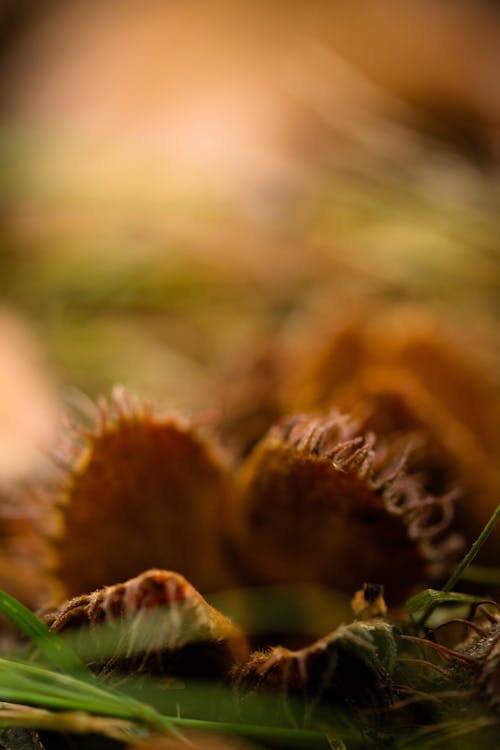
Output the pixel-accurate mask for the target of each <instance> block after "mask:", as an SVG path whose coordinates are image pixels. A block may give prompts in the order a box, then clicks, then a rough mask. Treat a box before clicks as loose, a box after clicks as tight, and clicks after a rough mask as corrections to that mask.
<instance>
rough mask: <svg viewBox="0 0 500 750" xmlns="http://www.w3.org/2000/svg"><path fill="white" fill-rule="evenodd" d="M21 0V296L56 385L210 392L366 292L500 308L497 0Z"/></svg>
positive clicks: (14, 132) (1, 273) (10, 28)
mask: <svg viewBox="0 0 500 750" xmlns="http://www.w3.org/2000/svg"><path fill="white" fill-rule="evenodd" d="M0 7H1V10H0V13H1V15H0V18H1V21H2V24H1V25H2V32H1V37H0V43H1V49H0V54H1V58H0V59H1V69H0V93H1V123H0V159H1V164H2V169H1V172H0V190H1V228H0V264H1V266H0V288H1V298H2V303H3V306H4V308H5V309H6V310H8V311H9V314H10V315H12V314H14V315H16V316H20V317H21V319H23V320H24V322H25V324H27V326H28V328H29V329H30V330H31V333H32V336H33V339H34V341H35V343H36V345H37V346H38V351H39V352H40V351H41V352H42V355H43V357H44V359H45V365H44V367H45V368H46V370H47V369H48V371H49V373H50V374H49V376H48V378H49V380H51V381H52V383H55V384H56V385H55V391H56V393H57V394H58V395H57V398H59V397H60V395H61V394H65V393H66V392H67V390H68V388H69V387H70V386H75V387H76V388H78V389H80V390H81V391H83V392H85V393H87V394H89V395H91V396H95V395H97V394H98V393H102V392H107V391H108V390H109V388H110V387H111V385H112V384H114V383H115V382H117V381H119V382H121V383H124V384H125V385H126V386H127V387H129V388H130V389H131V390H133V391H134V392H136V393H139V394H140V395H143V396H148V397H150V398H152V399H153V400H155V401H158V402H160V403H162V404H166V405H174V406H177V407H180V408H182V409H183V410H185V411H188V412H200V411H204V410H206V409H209V408H210V405H211V399H212V397H213V393H214V390H216V388H217V384H218V382H219V380H220V377H221V373H223V372H224V371H225V370H226V368H231V367H232V366H233V365H234V362H237V361H238V360H239V358H241V357H243V356H244V353H245V352H246V351H247V349H248V347H249V346H250V345H251V342H252V341H254V340H258V339H259V336H261V335H262V334H263V332H265V333H266V335H268V334H269V332H271V333H275V332H276V333H278V334H279V333H281V332H282V331H284V330H286V329H287V327H288V326H289V325H290V324H291V323H293V322H294V321H296V320H297V318H298V317H300V316H301V315H303V314H305V313H308V312H309V311H310V310H312V309H315V308H316V307H317V308H321V309H324V306H325V305H327V306H328V309H331V314H332V317H333V316H335V315H336V314H338V312H339V311H340V310H341V309H342V306H343V305H344V304H345V303H346V300H352V299H353V298H358V297H364V296H376V297H380V296H383V297H387V299H389V300H401V299H410V300H418V301H424V302H426V303H429V304H431V305H432V306H435V307H438V308H443V309H445V310H446V311H447V312H448V313H449V314H451V315H452V316H454V317H457V318H458V319H459V320H460V322H461V324H464V323H466V324H467V325H468V324H469V323H472V324H474V325H476V324H478V325H481V326H484V325H486V326H488V327H494V326H495V325H496V322H497V318H498V310H499V294H498V292H499V285H500V275H499V266H500V263H499V259H500V253H499V236H500V232H499V229H500V214H499V210H498V209H499V199H500V188H499V185H500V183H499V179H498V175H499V158H500V130H499V128H500V88H499V86H498V80H499V73H500V8H499V7H498V3H495V2H487V1H486V0H483V1H481V2H467V1H466V0H462V1H458V2H457V0H453V2H452V1H451V0H448V1H445V2H441V3H438V4H436V3H434V2H431V1H430V0H382V1H380V0H378V1H377V2H375V0H371V1H370V0H353V1H352V2H349V3H346V2H341V1H338V2H326V0H323V1H316V0H315V1H314V2H309V3H300V2H276V3H272V4H269V3H266V2H263V1H261V0H259V1H257V2H252V3H250V2H243V1H240V2H238V1H237V2H223V1H222V0H220V1H219V0H214V2H209V3H206V2H200V1H195V0H192V1H191V2H184V3H166V2H155V1H154V0H145V1H144V2H141V3H135V2H132V1H131V0H120V1H118V0H110V1H108V2H107V3H104V4H103V3H100V2H96V1H95V0H90V1H89V0H85V2H84V1H83V0H75V2H72V3H69V4H68V3H65V2H61V1H57V0H52V1H49V0H45V2H36V3H35V2H28V1H25V2H22V3H19V2H14V1H12V2H10V1H9V0H7V1H4V2H3V3H2V5H1V6H0ZM322 306H323V307H322Z"/></svg>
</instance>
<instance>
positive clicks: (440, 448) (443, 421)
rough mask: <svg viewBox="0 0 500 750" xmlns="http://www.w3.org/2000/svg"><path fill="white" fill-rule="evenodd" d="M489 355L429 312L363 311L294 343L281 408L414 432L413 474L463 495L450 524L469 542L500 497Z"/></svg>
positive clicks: (499, 431)
mask: <svg viewBox="0 0 500 750" xmlns="http://www.w3.org/2000/svg"><path fill="white" fill-rule="evenodd" d="M316 323H317V321H316ZM310 325H311V324H310ZM311 330H312V328H311ZM310 339H312V341H313V343H307V342H308V340H310ZM304 341H305V342H306V344H305V345H304ZM493 351H494V347H493V346H492V341H491V340H489V338H488V337H487V336H486V335H483V336H480V335H478V336H477V338H476V341H472V338H471V336H469V337H466V336H464V335H461V334H460V333H459V332H458V331H457V330H456V328H453V326H451V325H450V324H449V323H448V322H446V321H445V320H443V319H442V318H440V317H439V316H438V315H437V314H435V313H433V312H431V311H429V310H428V309H427V308H421V307H418V306H411V307H410V306H401V307H400V308H395V307H394V306H391V307H390V308H387V306H386V305H378V306H377V305H368V306H366V305H364V306H362V307H361V309H359V310H358V312H357V313H355V314H354V315H351V316H350V317H345V318H344V320H343V321H341V322H339V323H337V325H336V326H334V327H332V326H330V327H328V325H324V324H322V325H316V330H315V331H314V334H313V335H312V336H310V337H309V339H307V338H306V337H305V336H304V337H303V338H302V339H301V341H300V348H298V347H297V352H296V353H295V356H293V357H292V358H291V361H290V363H289V369H290V372H291V374H290V376H289V378H288V382H287V384H286V385H285V388H284V389H285V391H286V392H285V394H284V395H283V397H282V401H283V403H288V404H289V408H293V409H295V410H297V411H298V410H311V409H314V410H316V409H318V408H321V409H326V408H330V407H331V406H332V405H334V406H337V407H338V408H342V409H346V410H348V411H350V410H351V409H353V408H354V409H358V408H362V409H365V410H366V409H367V408H369V407H371V408H372V414H373V424H374V426H375V429H376V431H377V434H382V435H387V434H391V433H393V432H394V431H395V430H401V429H404V430H408V429H411V430H418V432H419V435H420V438H421V450H420V456H421V457H422V460H420V461H419V462H418V465H419V468H422V467H423V468H424V471H425V473H426V474H427V476H428V477H429V479H430V482H431V485H432V482H435V481H436V479H437V480H438V481H439V482H440V484H441V489H440V490H439V491H445V485H446V484H447V486H448V489H449V488H450V487H451V486H459V487H460V488H461V490H462V491H463V500H462V501H461V503H460V504H459V507H458V511H457V519H458V523H459V525H460V528H461V530H462V531H463V532H464V534H465V536H466V537H467V539H468V541H470V542H472V541H474V539H475V538H476V536H477V535H478V534H479V533H480V531H481V529H482V527H483V525H484V523H485V522H486V521H487V519H488V518H489V516H490V515H491V513H492V512H493V510H494V507H495V504H496V502H497V497H498V492H499V491H500V472H499V470H498V458H499V456H500V454H499V449H498V446H499V445H500V441H499V437H500V400H499V398H498V396H499V381H498V377H497V371H498V367H497V365H498V363H497V362H495V360H494V357H493V355H492V352H493ZM391 398H392V399H393V405H392V407H393V406H394V402H397V401H399V407H398V409H396V410H394V408H392V407H391V406H389V413H388V412H387V406H388V399H389V400H390V399H391ZM499 541H500V531H497V532H495V537H494V539H492V541H491V542H490V543H489V545H487V546H486V547H485V549H484V550H483V551H482V559H483V561H485V562H486V561H490V562H494V560H495V559H496V549H497V548H498V543H499Z"/></svg>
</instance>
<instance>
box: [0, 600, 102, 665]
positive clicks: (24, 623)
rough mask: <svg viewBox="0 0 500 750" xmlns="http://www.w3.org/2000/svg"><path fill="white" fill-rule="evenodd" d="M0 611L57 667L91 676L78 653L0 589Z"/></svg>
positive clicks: (22, 605)
mask: <svg viewBox="0 0 500 750" xmlns="http://www.w3.org/2000/svg"><path fill="white" fill-rule="evenodd" d="M0 611H2V612H3V613H4V615H6V616H7V617H8V618H9V619H10V620H12V622H13V623H15V624H16V625H17V627H18V628H19V630H21V631H22V632H23V633H24V634H25V635H26V636H27V637H28V638H29V639H30V640H31V641H32V642H33V643H34V645H35V646H37V648H39V649H40V651H41V652H42V653H43V655H44V656H45V657H46V658H47V659H48V660H49V661H50V662H51V663H52V664H54V666H56V667H57V668H58V669H60V670H61V671H63V672H70V673H77V674H82V675H87V676H91V672H90V670H89V669H88V668H87V667H86V666H85V664H84V663H83V662H82V660H81V659H80V657H79V656H78V654H76V653H75V651H73V649H72V648H71V647H70V646H68V644H67V643H65V642H64V641H63V639H62V638H59V636H57V635H56V634H55V633H52V632H51V631H50V630H49V628H48V627H47V625H46V624H45V623H44V622H42V620H40V618H39V617H37V616H36V615H34V614H33V612H30V610H29V609H28V608H27V607H25V606H24V604H21V602H18V601H17V599H14V597H13V596H10V594H7V593H6V592H5V591H0Z"/></svg>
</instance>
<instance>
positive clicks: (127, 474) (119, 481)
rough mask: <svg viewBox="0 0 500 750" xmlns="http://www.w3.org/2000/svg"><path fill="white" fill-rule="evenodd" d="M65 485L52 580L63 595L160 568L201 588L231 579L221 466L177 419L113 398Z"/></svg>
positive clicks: (208, 447)
mask: <svg viewBox="0 0 500 750" xmlns="http://www.w3.org/2000/svg"><path fill="white" fill-rule="evenodd" d="M78 437H83V440H84V445H83V447H82V448H81V449H80V450H79V451H76V452H75V451H74V450H73V453H74V454H75V458H73V459H72V461H70V463H69V470H68V472H67V474H66V475H65V476H64V479H63V481H62V483H61V490H60V491H59V496H58V507H59V511H60V517H61V523H60V531H59V534H58V536H57V538H56V539H55V540H54V547H55V550H56V554H57V566H56V571H55V572H56V574H57V576H58V578H59V580H60V581H61V583H62V585H63V586H64V589H65V592H66V595H67V596H73V595H76V594H80V593H81V592H83V591H90V590H93V589H96V588H99V587H101V586H103V585H106V584H109V583H110V582H113V581H120V580H125V579H127V578H130V577H132V576H134V575H136V574H137V572H138V571H140V570H144V569H145V568H148V567H151V566H156V567H159V568H168V569H172V568H173V569H178V570H182V571H183V573H185V574H186V575H187V576H188V577H189V578H190V579H191V580H193V582H194V583H195V585H196V586H197V587H198V588H199V589H201V590H210V589H216V588H220V587H224V586H225V585H227V584H228V582H229V580H230V576H229V575H228V569H227V567H226V566H225V564H224V562H223V560H222V558H221V553H220V536H221V528H222V527H223V524H224V522H225V520H226V519H227V518H228V514H229V510H230V481H229V475H228V473H227V470H226V467H225V465H224V462H223V460H222V458H221V457H220V456H219V455H217V451H216V450H215V449H214V447H213V445H212V443H210V442H209V441H208V440H206V439H204V438H203V437H202V435H201V434H200V431H199V430H198V429H196V428H195V426H194V425H193V424H191V423H189V422H187V421H184V420H182V419H180V418H179V417H177V416H169V417H164V418H161V417H157V416H155V415H154V414H152V413H151V411H150V410H149V409H147V408H145V407H143V408H139V407H138V406H136V405H133V404H131V402H130V401H129V400H128V399H127V398H126V397H125V396H123V394H121V393H115V394H114V399H113V404H112V407H111V408H108V407H107V406H106V405H101V407H100V414H99V421H98V425H97V427H96V429H95V430H92V431H90V432H87V433H85V434H84V435H81V433H77V438H78Z"/></svg>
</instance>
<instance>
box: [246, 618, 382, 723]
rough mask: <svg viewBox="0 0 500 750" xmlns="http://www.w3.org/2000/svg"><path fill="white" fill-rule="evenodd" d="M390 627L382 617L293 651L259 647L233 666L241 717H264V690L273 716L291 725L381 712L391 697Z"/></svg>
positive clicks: (263, 718) (347, 626)
mask: <svg viewBox="0 0 500 750" xmlns="http://www.w3.org/2000/svg"><path fill="white" fill-rule="evenodd" d="M396 656H397V641H396V638H395V629H394V627H393V626H391V625H389V624H388V623H386V622H383V621H376V620H372V621H371V622H363V623H362V622H355V623H352V624H351V625H342V626H340V627H339V628H337V630H335V631H334V632H332V633H330V634H329V635H327V636H325V637H324V638H321V639H320V640H318V641H316V642H315V643H313V644H311V645H310V646H307V647H306V648H303V649H300V650H298V651H291V650H290V649H287V648H283V647H282V646H278V647H275V648H272V649H270V650H269V651H259V652H256V653H254V654H252V656H251V657H250V659H249V660H248V661H247V662H246V663H245V664H243V665H241V666H240V667H239V668H238V669H237V670H235V675H234V684H235V690H236V694H237V696H238V699H239V701H240V706H241V712H242V714H243V715H244V717H246V718H248V719H249V720H252V721H265V720H266V718H268V717H266V715H265V712H266V708H267V704H266V696H267V697H269V696H270V695H271V696H273V695H274V696H275V697H276V700H275V701H274V702H273V704H272V707H273V712H274V716H275V720H277V721H281V722H282V723H283V722H284V723H286V722H287V721H291V722H292V723H295V724H296V725H297V726H304V725H306V726H307V724H309V723H313V724H316V725H320V724H321V721H322V720H326V717H327V716H328V715H329V720H330V721H332V718H333V717H336V718H337V720H338V721H339V722H342V720H346V719H348V718H349V717H350V718H351V719H353V718H354V716H355V717H356V720H357V721H360V722H361V723H363V722H364V720H363V718H362V716H361V713H360V712H361V711H364V712H368V711H370V712H371V713H372V716H371V719H372V720H373V719H374V718H375V716H376V714H381V713H382V711H383V710H384V709H385V708H387V707H388V706H389V705H390V704H391V703H392V701H393V697H394V696H393V693H394V691H393V685H392V679H391V675H392V672H393V669H394V667H395V664H396Z"/></svg>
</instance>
